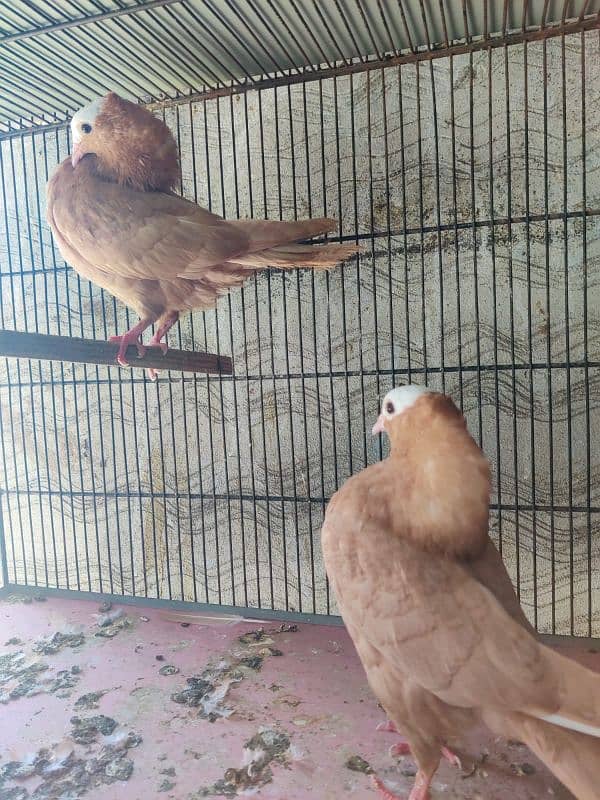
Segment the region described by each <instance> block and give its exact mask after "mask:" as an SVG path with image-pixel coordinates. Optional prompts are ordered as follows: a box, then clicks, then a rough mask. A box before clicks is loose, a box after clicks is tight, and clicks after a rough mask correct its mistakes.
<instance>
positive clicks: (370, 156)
mask: <svg viewBox="0 0 600 800" xmlns="http://www.w3.org/2000/svg"><path fill="white" fill-rule="evenodd" d="M366 79H367V162H368V165H369V168H368V176H369V228H370V231H369V233H370V239H371V259H372V261H373V264H372V271H371V275H372V277H371V281H372V287H373V349H374V355H375V372H376V373H377V378H376V380H377V397H379V396H380V395H381V381H380V378H379V316H378V310H377V263H376V257H375V208H374V198H373V113H372V108H371V104H372V100H371V73H370V72H367V76H366ZM364 418H365V420H366V408H365V416H364ZM368 435H369V433H368V428H367V426H366V425H365V437H366V436H368ZM382 438H383V437H381V436H378V437H377V440H376V448H377V456H378V458H379V459H381V456H382V441H381V440H382ZM365 463H366V462H365Z"/></svg>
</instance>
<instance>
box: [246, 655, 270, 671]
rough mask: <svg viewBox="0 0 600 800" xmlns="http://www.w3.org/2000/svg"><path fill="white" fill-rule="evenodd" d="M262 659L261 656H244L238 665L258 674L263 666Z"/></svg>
mask: <svg viewBox="0 0 600 800" xmlns="http://www.w3.org/2000/svg"><path fill="white" fill-rule="evenodd" d="M263 661H264V658H263V657H262V656H246V657H245V658H241V659H240V664H241V665H242V666H244V667H248V669H254V670H256V671H257V672H258V670H260V669H261V667H262V665H263Z"/></svg>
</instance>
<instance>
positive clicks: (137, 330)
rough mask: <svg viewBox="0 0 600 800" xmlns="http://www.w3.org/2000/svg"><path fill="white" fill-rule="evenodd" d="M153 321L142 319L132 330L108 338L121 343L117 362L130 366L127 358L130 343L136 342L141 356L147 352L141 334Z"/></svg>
mask: <svg viewBox="0 0 600 800" xmlns="http://www.w3.org/2000/svg"><path fill="white" fill-rule="evenodd" d="M151 324H152V323H151V322H149V321H148V320H147V319H141V320H140V321H139V322H138V324H137V325H134V326H133V328H131V330H129V331H127V333H124V334H122V335H121V336H111V337H110V339H109V340H108V341H109V342H115V343H116V342H118V343H119V352H118V353H117V362H118V363H119V364H120V365H121V366H122V367H127V366H129V362H128V361H127V359H126V358H125V355H126V353H127V348H128V347H129V345H130V344H134V345H135V346H136V347H137V350H138V353H139V356H140V358H142V356H143V355H144V354H145V352H146V348H145V347H144V345H143V344H142V341H141V338H140V337H141V335H142V333H143V332H144V331H145V330H146V328H147V327H148V326H149V325H151Z"/></svg>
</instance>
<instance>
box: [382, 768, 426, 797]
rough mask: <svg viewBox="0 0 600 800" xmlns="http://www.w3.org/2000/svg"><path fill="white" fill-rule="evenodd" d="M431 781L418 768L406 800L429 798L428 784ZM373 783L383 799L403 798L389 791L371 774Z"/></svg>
mask: <svg viewBox="0 0 600 800" xmlns="http://www.w3.org/2000/svg"><path fill="white" fill-rule="evenodd" d="M430 783H431V778H428V777H427V776H426V775H425V773H424V772H421V770H419V771H418V772H417V775H416V777H415V783H414V785H413V788H412V790H411V792H410V794H409V796H408V800H430V798H431V795H430V794H429V784H430ZM373 785H374V786H375V788H376V789H377V791H378V792H379V793H380V794H381V796H382V797H383V798H384V800H403V798H401V797H399V796H398V795H397V794H394V793H393V792H391V791H390V790H389V789H388V788H387V786H386V785H385V784H384V782H383V781H382V780H381V779H380V778H377V777H376V776H375V775H374V776H373Z"/></svg>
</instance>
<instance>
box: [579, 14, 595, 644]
mask: <svg viewBox="0 0 600 800" xmlns="http://www.w3.org/2000/svg"><path fill="white" fill-rule="evenodd" d="M587 5H588V4H587V2H586V4H585V6H584V8H583V9H582V12H581V13H582V15H583V14H585V11H586V10H587ZM585 39H586V36H585V33H582V34H581V164H582V174H581V196H582V197H581V208H582V216H583V230H582V260H583V361H584V368H583V376H584V385H585V474H586V481H585V501H586V527H587V595H588V626H587V635H588V636H592V621H593V619H594V602H593V597H594V595H593V591H592V570H593V564H592V513H591V505H592V463H591V461H592V452H591V444H592V443H591V440H592V429H591V420H590V411H591V409H590V371H589V346H588V344H589V343H588V288H589V273H588V250H587V223H588V220H587V151H586V124H587V120H586V102H585V92H586V61H585V44H586V42H585Z"/></svg>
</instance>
